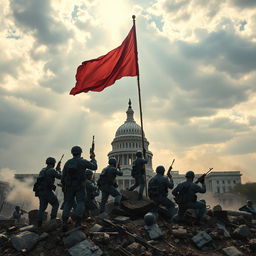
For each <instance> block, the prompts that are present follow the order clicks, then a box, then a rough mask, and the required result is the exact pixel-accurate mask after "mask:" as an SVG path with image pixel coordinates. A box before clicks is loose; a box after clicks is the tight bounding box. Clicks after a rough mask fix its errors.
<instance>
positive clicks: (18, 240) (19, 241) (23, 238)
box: [11, 231, 39, 251]
mask: <svg viewBox="0 0 256 256" xmlns="http://www.w3.org/2000/svg"><path fill="white" fill-rule="evenodd" d="M38 238H39V235H38V234H36V233H33V232H30V231H24V232H22V233H20V234H18V235H15V236H12V237H11V243H12V246H13V247H14V248H15V249H16V250H17V251H23V250H25V251H29V250H31V249H32V248H33V247H34V245H35V244H36V243H37V241H38Z"/></svg>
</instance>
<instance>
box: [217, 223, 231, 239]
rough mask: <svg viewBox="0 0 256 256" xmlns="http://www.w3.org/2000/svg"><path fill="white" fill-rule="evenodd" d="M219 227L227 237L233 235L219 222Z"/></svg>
mask: <svg viewBox="0 0 256 256" xmlns="http://www.w3.org/2000/svg"><path fill="white" fill-rule="evenodd" d="M217 229H218V231H222V233H223V236H224V237H226V238H230V237H231V235H230V233H229V232H228V230H227V229H226V227H225V225H222V224H220V223H217Z"/></svg>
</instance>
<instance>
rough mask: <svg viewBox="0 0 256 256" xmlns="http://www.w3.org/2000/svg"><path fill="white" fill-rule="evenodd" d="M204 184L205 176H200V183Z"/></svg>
mask: <svg viewBox="0 0 256 256" xmlns="http://www.w3.org/2000/svg"><path fill="white" fill-rule="evenodd" d="M204 182H205V176H202V178H201V179H200V183H201V184H204Z"/></svg>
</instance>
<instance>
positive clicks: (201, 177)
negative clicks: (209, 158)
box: [195, 168, 213, 184]
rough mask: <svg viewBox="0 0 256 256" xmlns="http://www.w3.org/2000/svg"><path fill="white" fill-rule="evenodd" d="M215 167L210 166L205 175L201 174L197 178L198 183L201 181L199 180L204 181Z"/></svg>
mask: <svg viewBox="0 0 256 256" xmlns="http://www.w3.org/2000/svg"><path fill="white" fill-rule="evenodd" d="M212 169H213V168H209V171H208V172H206V173H204V174H203V175H201V176H200V177H199V178H198V179H197V180H196V182H195V183H196V184H197V183H199V182H202V181H203V180H204V179H205V176H206V175H207V174H208V173H210V172H211V171H212Z"/></svg>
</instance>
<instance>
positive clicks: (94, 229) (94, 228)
mask: <svg viewBox="0 0 256 256" xmlns="http://www.w3.org/2000/svg"><path fill="white" fill-rule="evenodd" d="M102 230H103V227H102V226H101V225H99V224H97V223H96V224H95V225H93V226H92V227H91V228H90V232H100V231H102Z"/></svg>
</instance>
